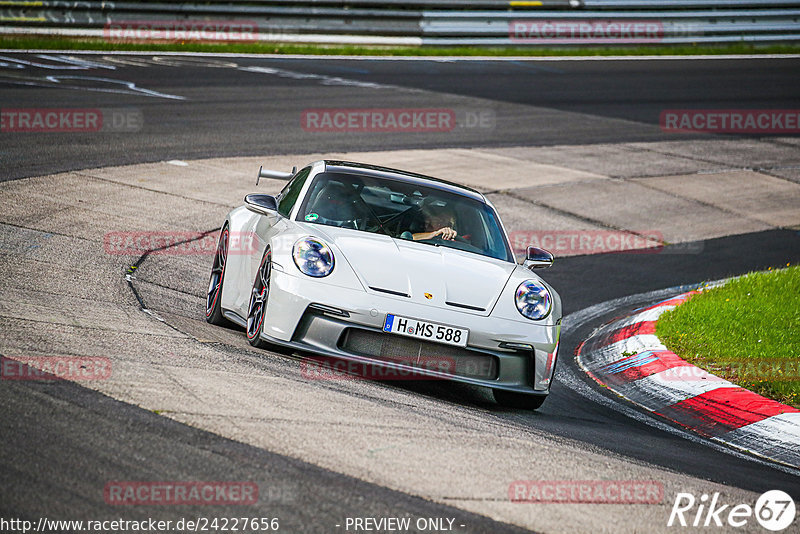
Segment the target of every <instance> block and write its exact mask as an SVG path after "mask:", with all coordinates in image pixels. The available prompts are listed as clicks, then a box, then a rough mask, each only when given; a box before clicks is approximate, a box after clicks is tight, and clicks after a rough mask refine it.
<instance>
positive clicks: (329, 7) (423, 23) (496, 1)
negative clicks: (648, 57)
mask: <svg viewBox="0 0 800 534" xmlns="http://www.w3.org/2000/svg"><path fill="white" fill-rule="evenodd" d="M209 28H216V30H215V31H214V32H209V31H207V30H208V29H209ZM220 28H223V29H224V31H220ZM0 34H17V35H19V34H30V35H41V34H56V35H64V36H93V37H98V36H99V37H103V38H106V39H109V40H112V41H115V42H124V41H126V40H127V41H141V40H156V41H165V40H166V41H174V40H201V41H203V40H209V41H214V40H217V41H223V40H234V41H255V40H260V41H272V42H310V43H354V44H407V45H408V44H410V45H448V46H459V45H478V46H537V45H538V46H542V45H547V46H562V45H564V46H576V45H577V46H580V45H592V44H614V45H617V44H623V45H624V44H656V43H660V44H673V43H731V42H754V43H755V42H798V41H800V1H797V0H795V1H789V0H771V1H766V0H733V1H728V2H722V1H719V0H668V1H662V2H657V1H654V0H541V1H531V0H448V1H444V0H381V1H378V0H347V1H336V0H306V1H302V0H283V1H281V0H278V1H273V2H264V1H239V2H221V1H218V2H215V1H209V2H205V3H203V4H197V3H161V2H89V1H86V2H81V1H48V0H44V1H39V2H36V1H27V0H26V1H4V2H0ZM214 36H216V37H217V38H214Z"/></svg>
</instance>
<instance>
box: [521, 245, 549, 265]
mask: <svg viewBox="0 0 800 534" xmlns="http://www.w3.org/2000/svg"><path fill="white" fill-rule="evenodd" d="M551 265H553V255H552V254H551V253H550V252H548V251H546V250H545V249H543V248H539V247H528V252H527V254H525V261H524V262H523V263H522V266H523V267H526V268H528V269H530V270H533V269H546V268H547V267H550V266H551Z"/></svg>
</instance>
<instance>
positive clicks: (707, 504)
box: [667, 490, 796, 532]
mask: <svg viewBox="0 0 800 534" xmlns="http://www.w3.org/2000/svg"><path fill="white" fill-rule="evenodd" d="M795 513H796V509H795V505H794V501H793V500H792V498H791V497H790V496H789V494H787V493H786V492H783V491H781V490H770V491H767V492H766V493H763V494H762V495H761V496H759V498H758V500H756V504H755V506H750V505H749V504H736V505H731V504H722V503H721V502H720V500H719V493H714V494H713V495H712V496H711V497H709V496H708V495H707V494H705V493H704V494H703V495H701V496H700V498H699V499H697V498H696V497H695V496H694V495H692V494H691V493H678V494H677V495H676V496H675V503H674V504H673V505H672V512H671V513H670V514H669V520H668V521H667V526H668V527H671V526H674V525H675V526H681V527H690V526H691V527H712V526H717V527H722V526H725V525H726V524H727V525H729V526H731V527H737V528H738V527H744V526H745V525H747V524H748V522H749V521H750V520H751V519H752V518H753V517H755V519H756V521H758V523H759V524H760V525H761V526H762V527H763V528H765V529H767V530H771V531H773V532H779V531H781V530H784V529H786V528H787V527H789V526H790V525H791V524H792V522H793V521H794V517H795Z"/></svg>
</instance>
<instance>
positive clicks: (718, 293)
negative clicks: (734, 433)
mask: <svg viewBox="0 0 800 534" xmlns="http://www.w3.org/2000/svg"><path fill="white" fill-rule="evenodd" d="M787 266H788V264H787ZM656 334H657V335H658V337H659V338H660V339H661V340H662V342H664V344H666V346H667V347H668V348H669V349H670V350H671V351H673V352H674V353H676V354H677V355H678V356H680V357H681V358H684V359H685V360H688V361H690V362H692V363H694V364H695V365H697V366H699V367H702V368H704V369H706V370H708V371H709V372H711V373H713V374H715V375H717V376H720V377H722V378H726V379H728V380H730V381H732V382H734V383H736V384H738V385H740V386H742V387H745V388H747V389H750V390H752V391H755V392H757V393H760V394H761V395H764V396H765V397H770V398H772V399H775V400H778V401H780V402H783V403H786V404H789V405H792V406H795V407H800V376H798V375H800V266H797V265H796V266H792V267H787V268H786V269H780V270H771V269H770V270H769V271H767V272H760V273H750V274H747V275H745V276H742V277H740V278H736V279H734V280H731V281H729V282H728V283H726V284H725V285H724V286H722V287H719V288H714V289H708V290H705V291H703V292H702V293H700V294H699V295H695V296H694V297H692V298H691V299H689V301H688V302H686V303H685V304H683V305H681V306H678V307H677V308H675V309H674V310H671V311H669V312H667V313H665V314H664V315H662V316H661V318H660V319H659V321H658V324H657V326H656Z"/></svg>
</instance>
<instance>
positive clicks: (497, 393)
mask: <svg viewBox="0 0 800 534" xmlns="http://www.w3.org/2000/svg"><path fill="white" fill-rule="evenodd" d="M492 394H493V395H494V400H496V401H497V403H498V404H500V405H502V406H506V407H507V408H517V409H521V410H537V409H539V408H540V407H541V406H542V404H543V403H544V400H545V399H546V398H547V395H529V394H527V393H516V392H514V391H506V390H504V389H493V390H492Z"/></svg>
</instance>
